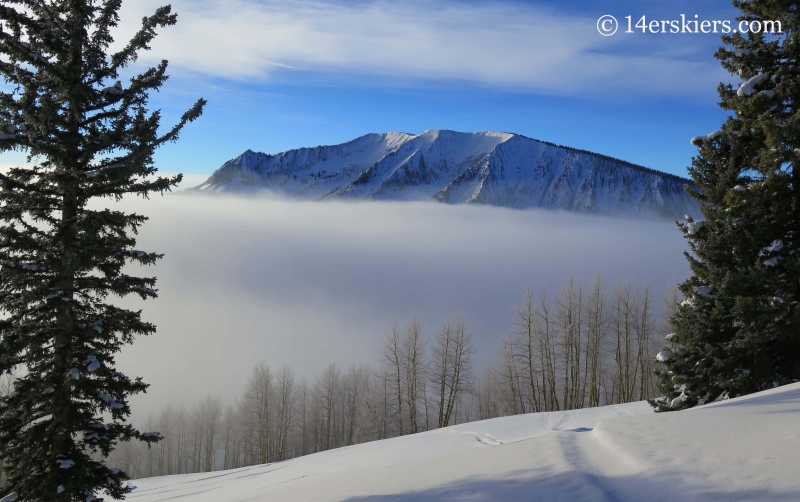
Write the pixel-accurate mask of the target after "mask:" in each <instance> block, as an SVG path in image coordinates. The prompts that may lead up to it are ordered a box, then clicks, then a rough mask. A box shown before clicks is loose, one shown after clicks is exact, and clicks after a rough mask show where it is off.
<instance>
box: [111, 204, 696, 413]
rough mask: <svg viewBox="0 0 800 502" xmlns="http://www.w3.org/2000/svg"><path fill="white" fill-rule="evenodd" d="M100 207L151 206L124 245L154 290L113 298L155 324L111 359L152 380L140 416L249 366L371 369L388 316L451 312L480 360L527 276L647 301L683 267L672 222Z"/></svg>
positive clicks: (436, 211)
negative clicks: (628, 289) (648, 292)
mask: <svg viewBox="0 0 800 502" xmlns="http://www.w3.org/2000/svg"><path fill="white" fill-rule="evenodd" d="M112 206H114V207H115V208H124V209H125V210H128V211H131V210H135V211H136V212H139V213H141V214H146V215H148V216H150V217H151V221H150V222H149V223H148V224H147V225H145V227H144V228H143V229H142V231H141V234H140V237H139V244H138V246H137V247H138V249H142V250H146V251H158V252H162V253H165V254H166V257H165V258H164V259H163V260H162V261H161V262H160V263H159V265H158V266H157V267H156V268H155V269H150V270H147V271H146V272H147V273H154V274H155V275H157V276H158V278H159V284H158V289H159V295H160V297H159V298H158V299H157V300H154V301H147V302H141V301H139V300H134V299H126V300H124V304H125V305H128V306H131V307H135V308H143V309H144V316H143V317H144V319H146V320H148V321H151V322H155V323H156V324H157V325H158V333H157V334H156V335H154V336H151V337H145V338H140V339H139V340H138V341H137V343H136V344H135V345H134V346H132V347H130V348H127V349H126V350H125V352H124V353H123V354H122V355H121V357H120V358H119V363H120V369H121V370H122V371H125V372H126V373H129V374H132V375H133V374H135V375H141V376H144V377H145V380H146V381H147V382H149V383H152V384H153V387H152V388H151V390H150V392H149V393H148V395H147V396H145V397H139V398H136V400H135V401H134V410H135V412H136V415H137V416H143V415H146V414H148V413H151V412H156V411H157V410H158V409H160V408H161V407H162V406H163V405H166V404H168V403H175V404H178V405H180V404H186V405H190V404H193V403H194V402H196V401H197V400H199V399H201V398H202V397H204V396H205V395H207V394H212V395H215V396H221V397H223V398H224V399H226V400H227V401H228V402H232V401H233V398H234V397H235V396H236V395H238V394H239V392H240V390H241V388H242V387H243V385H244V382H245V381H246V378H247V375H248V374H249V372H250V370H251V368H252V366H253V365H254V364H256V363H257V362H259V361H262V360H263V361H266V362H267V363H269V364H271V365H275V366H277V365H280V364H281V363H286V364H290V365H291V366H293V367H294V368H295V370H296V372H297V373H298V375H299V376H307V377H311V378H313V377H314V376H315V375H316V374H317V373H318V372H319V369H320V368H322V367H324V366H325V365H327V364H329V363H331V362H335V363H336V364H337V365H338V366H340V367H341V366H347V365H349V364H351V363H362V362H363V363H375V362H377V361H378V357H379V352H380V347H381V345H382V341H383V338H384V336H385V335H386V333H387V331H388V330H389V328H390V326H391V323H392V321H393V320H399V321H400V322H401V323H404V322H405V321H406V320H407V319H408V318H409V317H410V316H412V315H414V316H417V318H418V319H419V320H420V322H421V324H422V327H423V330H424V331H425V332H426V335H428V336H431V335H433V334H434V332H435V330H436V328H437V327H438V325H439V323H440V322H441V321H442V320H443V319H445V318H446V317H449V316H451V315H453V314H456V313H461V314H463V315H464V317H465V318H466V321H467V325H468V328H469V330H470V332H471V333H472V335H473V341H474V345H475V347H476V348H477V350H478V353H477V355H476V363H477V365H478V367H481V366H482V364H481V363H482V361H488V360H491V359H494V358H496V354H497V349H498V347H499V340H500V338H501V337H503V336H504V335H505V334H507V333H508V332H509V330H510V328H511V324H510V321H511V309H512V307H513V306H514V305H515V304H518V303H519V302H520V301H521V300H522V297H523V292H524V290H525V288H526V287H528V286H533V287H534V288H535V289H536V290H537V291H541V290H542V289H546V290H547V291H548V292H553V293H555V292H557V291H558V289H559V288H560V287H561V285H562V284H563V282H564V281H565V280H566V279H568V278H569V277H570V276H573V277H575V278H577V279H579V280H581V281H583V282H585V283H588V282H589V281H591V280H592V278H593V276H594V275H595V274H597V273H601V274H602V276H603V278H604V280H605V282H606V283H607V284H608V285H609V286H612V285H613V284H614V283H615V282H617V281H618V280H631V281H632V282H633V283H634V284H636V285H640V286H644V285H650V286H651V287H652V291H653V292H654V293H656V297H657V298H660V295H661V294H662V292H663V291H664V290H665V289H666V287H667V285H668V284H669V283H671V282H675V281H678V280H682V279H683V278H684V277H685V276H686V275H687V274H688V266H687V264H686V260H685V258H684V257H683V255H682V252H683V251H684V250H685V249H686V244H685V241H684V239H683V238H682V235H681V233H680V231H679V230H678V229H677V228H676V227H675V225H674V223H671V222H660V221H644V220H624V219H612V218H606V217H598V216H590V215H578V214H572V213H561V212H558V213H557V212H549V211H516V210H508V209H499V208H493V207H472V206H448V205H443V204H437V203H368V202H364V203H336V202H330V203H314V202H293V201H286V200H276V199H264V198H260V199H253V198H232V197H221V196H203V195H188V194H173V195H168V196H165V197H158V196H156V197H154V198H153V199H152V200H150V201H145V202H142V201H140V200H127V201H123V202H120V203H116V204H112Z"/></svg>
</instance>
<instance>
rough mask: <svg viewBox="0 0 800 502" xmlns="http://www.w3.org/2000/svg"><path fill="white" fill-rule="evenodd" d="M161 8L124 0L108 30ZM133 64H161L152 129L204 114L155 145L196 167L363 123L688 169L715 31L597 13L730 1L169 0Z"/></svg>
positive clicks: (709, 86) (706, 98) (655, 13)
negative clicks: (531, 141)
mask: <svg viewBox="0 0 800 502" xmlns="http://www.w3.org/2000/svg"><path fill="white" fill-rule="evenodd" d="M159 4H160V2H158V1H151V0H141V1H137V2H131V1H130V0H129V1H128V2H126V3H125V4H124V6H123V12H122V16H123V23H122V25H121V27H120V36H119V39H120V40H121V39H122V38H124V36H125V35H127V34H128V33H130V32H131V31H132V30H133V28H134V27H135V23H136V20H137V19H140V18H141V16H142V15H143V14H144V13H146V12H147V11H149V10H152V9H153V8H155V7H156V6H157V5H159ZM172 4H173V7H174V9H175V10H176V11H177V12H178V14H179V21H178V25H177V26H175V27H170V28H167V29H164V30H162V33H163V35H162V36H161V37H159V39H158V40H157V41H156V43H154V44H153V51H151V53H149V54H148V55H147V56H146V57H145V58H143V60H142V61H143V63H147V62H153V61H155V60H160V59H162V58H166V59H169V60H170V64H171V74H172V78H171V79H170V81H168V83H167V85H166V86H165V87H164V89H163V90H162V92H161V93H159V94H158V95H157V96H155V97H154V100H153V105H154V106H156V107H159V108H161V109H162V110H163V113H164V116H165V124H166V123H168V122H169V121H172V120H174V119H175V118H176V117H177V116H178V115H179V114H180V113H181V112H182V111H183V110H184V109H185V108H187V107H188V106H190V105H191V103H192V102H193V101H194V100H195V99H197V98H198V97H201V96H202V97H204V98H206V99H208V101H209V104H208V107H207V110H206V113H205V115H204V116H203V117H202V118H201V119H200V120H199V121H198V122H196V123H195V124H192V125H190V126H189V127H188V128H187V129H186V130H185V132H184V134H183V137H182V139H181V141H179V142H178V143H176V144H173V145H168V146H166V147H165V148H163V150H162V151H160V152H159V154H158V157H157V160H158V163H159V166H160V167H161V169H162V170H164V171H169V172H174V171H183V172H187V173H197V174H208V173H210V172H212V171H213V170H214V169H216V168H217V167H219V166H220V165H221V164H222V163H223V162H224V161H226V160H228V159H230V158H233V157H235V156H237V155H238V154H239V153H241V152H242V151H244V150H245V149H248V148H250V149H252V150H257V151H263V152H267V153H277V152H281V151H285V150H288V149H291V148H297V147H302V146H315V145H319V144H335V143H340V142H345V141H349V140H351V139H353V138H355V137H357V136H360V135H362V134H366V133H369V132H384V131H403V132H409V133H420V132H422V131H424V130H426V129H443V128H446V129H453V130H458V131H482V130H496V131H505V132H514V133H519V134H524V135H526V136H530V137H533V138H537V139H542V140H546V141H551V142H555V143H559V144H563V145H568V146H573V147H576V148H582V149H586V150H591V151H595V152H599V153H603V154H606V155H611V156H614V157H618V158H621V159H624V160H628V161H631V162H635V163H638V164H642V165H645V166H648V167H652V168H655V169H659V170H663V171H667V172H671V173H675V174H681V175H683V174H685V173H686V166H687V165H689V163H690V160H691V156H692V155H693V153H694V151H695V149H694V147H692V146H691V145H690V144H689V139H690V138H691V137H692V136H695V135H698V134H707V133H709V132H711V131H714V130H716V128H718V126H719V124H720V123H721V121H722V120H723V118H724V112H723V111H722V110H721V109H720V108H719V107H718V106H717V104H716V103H717V100H716V91H715V89H716V86H717V84H718V83H719V82H720V81H721V80H725V79H729V78H731V77H729V76H727V74H725V73H724V71H723V70H722V69H721V68H720V67H719V65H718V64H717V62H716V60H715V59H714V58H713V53H714V51H715V49H716V48H717V47H718V46H719V45H720V40H719V35H718V34H717V35H714V34H651V33H648V34H642V33H639V32H637V33H635V34H624V33H622V31H623V30H624V26H623V28H622V29H620V31H619V32H618V33H617V34H616V35H614V36H612V37H602V36H601V35H600V34H599V33H598V32H597V30H596V20H597V18H598V17H600V16H601V15H604V14H611V15H613V16H615V17H617V19H619V20H620V21H621V22H622V23H625V22H626V21H625V20H624V17H625V16H627V15H631V16H633V19H634V20H636V19H638V18H640V17H641V16H642V15H645V16H647V18H648V20H650V19H679V18H680V15H681V14H686V15H687V16H692V17H693V16H694V15H695V14H696V15H698V16H699V18H700V19H709V20H715V19H720V20H722V19H731V20H732V19H734V17H735V16H736V10H735V9H734V8H733V7H732V6H731V4H730V2H728V1H725V0H721V1H719V2H716V1H715V2H703V4H702V5H698V3H697V2H690V1H672V2H662V1H650V0H647V1H643V0H637V1H635V2H634V1H623V0H613V1H594V2H589V1H579V0H568V1H564V0H561V1H537V2H520V1H517V2H511V1H482V2H476V1H467V0H435V1H434V0H430V1H425V0H410V1H405V2H389V1H375V0H359V1H352V0H350V1H348V2H332V1H323V0H300V1H288V0H260V1H258V0H193V1H188V0H175V1H173V2H172Z"/></svg>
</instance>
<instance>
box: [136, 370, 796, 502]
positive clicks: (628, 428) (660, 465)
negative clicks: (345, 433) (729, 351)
mask: <svg viewBox="0 0 800 502" xmlns="http://www.w3.org/2000/svg"><path fill="white" fill-rule="evenodd" d="M134 484H135V485H137V486H138V488H137V489H136V490H135V491H134V492H133V493H132V494H131V495H130V496H129V497H128V500H131V501H135V502H156V501H166V500H181V501H182V500H186V501H193V502H212V501H213V502H245V501H265V502H266V501H270V502H276V501H293V502H297V501H323V500H324V501H328V500H343V501H360V500H370V501H406V500H409V501H410V500H414V501H455V500H459V501H461V500H464V501H466V500H469V501H490V500H491V501H518V500H542V501H560V500H564V501H642V500H647V501H692V500H698V501H699V500H703V501H705V500H720V501H731V500H758V501H762V500H779V501H789V500H792V501H796V500H800V384H794V385H789V386H785V387H781V388H777V389H773V390H770V391H766V392H762V393H759V394H754V395H751V396H747V397H743V398H739V399H733V400H730V401H724V402H720V403H715V404H711V405H707V406H703V407H700V408H696V409H692V410H687V411H682V412H675V413H666V414H654V413H652V411H651V410H650V407H649V406H648V405H647V404H646V403H632V404H627V405H618V406H607V407H603V408H595V409H586V410H578V411H566V412H555V413H538V414H530V415H521V416H515V417H507V418H498V419H493V420H485V421H482V422H474V423H470V424H463V425H459V426H455V427H448V428H446V429H441V430H437V431H432V432H426V433H422V434H417V435H412V436H405V437H402V438H395V439H389V440H385V441H377V442H374V443H367V444H362V445H357V446H352V447H348V448H340V449H337V450H331V451H327V452H323V453H318V454H315V455H309V456H306V457H301V458H297V459H293V460H290V461H286V462H280V463H276V464H270V465H260V466H254V467H248V468H243V469H235V470H231V471H223V472H213V473H207V474H189V475H181V476H166V477H161V478H151V479H142V480H136V481H135V482H134Z"/></svg>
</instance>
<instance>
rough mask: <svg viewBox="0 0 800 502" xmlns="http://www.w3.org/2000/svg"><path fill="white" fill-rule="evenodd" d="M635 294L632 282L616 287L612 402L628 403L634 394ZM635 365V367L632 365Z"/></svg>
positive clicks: (613, 327) (613, 322)
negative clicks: (614, 365)
mask: <svg viewBox="0 0 800 502" xmlns="http://www.w3.org/2000/svg"><path fill="white" fill-rule="evenodd" d="M634 302H635V299H634V295H633V292H632V286H631V284H630V283H624V284H618V285H617V287H616V288H615V289H614V300H613V313H612V316H613V321H612V330H613V334H614V342H615V343H614V362H615V363H616V371H615V375H614V381H613V385H612V393H611V402H612V403H626V402H629V401H630V400H631V398H632V396H633V389H634V386H635V383H634V382H632V380H633V379H632V376H633V372H634V371H635V366H633V364H632V360H633V337H634V323H635V308H634ZM632 366H633V367H632Z"/></svg>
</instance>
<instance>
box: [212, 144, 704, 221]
mask: <svg viewBox="0 0 800 502" xmlns="http://www.w3.org/2000/svg"><path fill="white" fill-rule="evenodd" d="M687 183H689V184H691V182H690V181H689V180H686V179H683V178H679V177H677V176H673V175H670V174H666V173H661V172H658V171H653V170H651V169H647V168H644V167H641V166H636V165H633V164H630V163H627V162H624V161H621V160H616V159H612V158H609V157H605V156H602V155H598V154H594V153H591V152H585V151H581V150H575V149H572V148H567V147H562V146H557V145H553V144H549V143H544V142H541V141H537V140H534V139H530V138H526V137H524V136H519V135H516V134H507V133H496V132H480V133H458V132H454V131H425V132H424V133H422V134H419V135H416V136H415V135H411V134H405V133H384V134H368V135H366V136H362V137H360V138H357V139H355V140H353V141H350V142H349V143H344V144H341V145H334V146H319V147H315V148H300V149H297V150H290V151H288V152H284V153H280V154H277V155H267V154H263V153H256V152H252V151H250V150H248V151H246V152H244V153H243V154H242V155H240V156H239V157H237V158H235V159H233V160H230V161H228V162H226V163H225V164H224V165H223V166H222V167H220V168H219V169H218V170H217V171H216V172H215V173H214V174H212V175H211V177H210V178H209V179H208V180H207V181H206V182H205V183H203V184H202V185H200V186H199V187H197V189H198V190H201V191H206V192H242V191H256V190H269V191H272V192H276V193H280V194H283V195H288V196H290V197H295V198H300V199H314V200H326V199H371V200H436V201H440V202H445V203H449V204H462V203H468V204H488V205H494V206H504V207H511V208H520V209H522V208H531V207H542V208H549V209H563V210H568V211H580V212H589V213H598V214H628V215H643V216H659V217H665V218H679V217H681V216H682V215H683V214H685V213H687V212H688V213H691V212H695V213H696V212H697V203H696V202H695V201H694V200H693V199H691V198H690V197H689V196H688V195H687V194H686V192H685V190H684V188H683V187H684V185H685V184H687Z"/></svg>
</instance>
